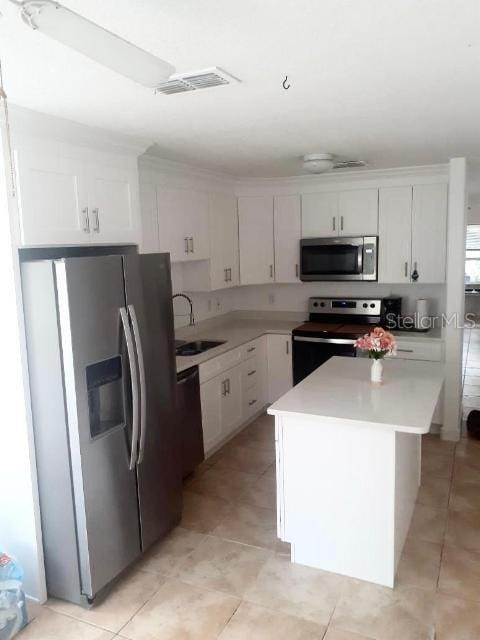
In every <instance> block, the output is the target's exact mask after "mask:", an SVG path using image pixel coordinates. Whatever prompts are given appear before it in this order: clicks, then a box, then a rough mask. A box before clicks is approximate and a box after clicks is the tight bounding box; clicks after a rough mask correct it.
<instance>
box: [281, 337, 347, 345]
mask: <svg viewBox="0 0 480 640" xmlns="http://www.w3.org/2000/svg"><path fill="white" fill-rule="evenodd" d="M293 340H294V341H295V342H319V343H322V344H351V345H353V344H355V342H356V340H352V339H348V338H306V337H304V336H293Z"/></svg>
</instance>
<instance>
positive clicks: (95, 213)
mask: <svg viewBox="0 0 480 640" xmlns="http://www.w3.org/2000/svg"><path fill="white" fill-rule="evenodd" d="M92 213H93V216H94V218H95V222H94V225H93V230H94V231H95V232H96V233H98V232H99V231H100V218H99V217H98V207H95V209H92Z"/></svg>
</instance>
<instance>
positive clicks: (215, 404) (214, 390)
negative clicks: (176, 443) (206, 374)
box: [200, 377, 222, 455]
mask: <svg viewBox="0 0 480 640" xmlns="http://www.w3.org/2000/svg"><path fill="white" fill-rule="evenodd" d="M200 400H201V404H202V427H203V446H204V448H205V454H207V455H208V453H209V451H211V450H212V448H213V447H215V445H216V444H217V443H219V442H220V441H221V440H222V381H221V380H220V378H219V377H218V378H212V379H211V380H209V381H208V382H204V383H203V384H201V385H200Z"/></svg>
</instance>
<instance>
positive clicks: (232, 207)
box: [209, 193, 240, 289]
mask: <svg viewBox="0 0 480 640" xmlns="http://www.w3.org/2000/svg"><path fill="white" fill-rule="evenodd" d="M209 225H210V274H211V288H212V289H225V288H226V287H236V286H237V285H238V284H239V280H240V273H239V265H238V219H237V199H236V197H235V196H234V195H232V194H228V193H211V194H210V202H209Z"/></svg>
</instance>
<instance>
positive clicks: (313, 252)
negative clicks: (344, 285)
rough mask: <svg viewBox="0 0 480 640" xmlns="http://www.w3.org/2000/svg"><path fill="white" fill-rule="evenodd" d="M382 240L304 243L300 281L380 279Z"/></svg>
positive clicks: (301, 254) (345, 239) (362, 238)
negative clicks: (378, 273) (379, 261)
mask: <svg viewBox="0 0 480 640" xmlns="http://www.w3.org/2000/svg"><path fill="white" fill-rule="evenodd" d="M377 264H378V237H377V236H364V237H360V238H342V237H338V236H337V237H336V238H304V239H303V240H300V279H301V280H304V281H307V282H309V281H312V280H317V281H321V280H368V281H372V280H377Z"/></svg>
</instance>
